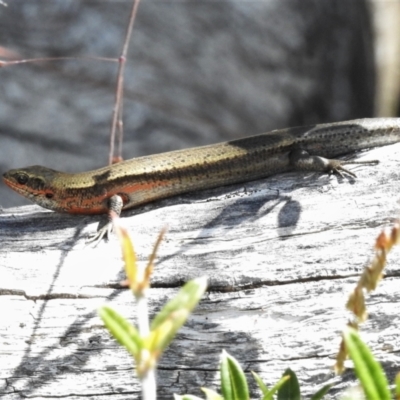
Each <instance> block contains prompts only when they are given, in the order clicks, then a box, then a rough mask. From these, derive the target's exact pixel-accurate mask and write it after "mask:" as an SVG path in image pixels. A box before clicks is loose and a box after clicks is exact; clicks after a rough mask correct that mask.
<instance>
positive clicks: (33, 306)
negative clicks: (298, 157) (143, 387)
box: [0, 144, 400, 400]
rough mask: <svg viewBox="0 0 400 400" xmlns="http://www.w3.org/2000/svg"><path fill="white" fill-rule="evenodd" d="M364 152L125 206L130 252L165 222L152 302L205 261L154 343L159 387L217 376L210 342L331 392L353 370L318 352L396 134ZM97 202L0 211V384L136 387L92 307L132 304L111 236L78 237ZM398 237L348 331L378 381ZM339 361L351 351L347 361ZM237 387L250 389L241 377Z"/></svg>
mask: <svg viewBox="0 0 400 400" xmlns="http://www.w3.org/2000/svg"><path fill="white" fill-rule="evenodd" d="M360 158H361V159H380V160H381V164H379V165H378V166H377V167H357V168H353V171H355V172H356V173H357V174H358V176H359V178H358V179H357V180H355V181H351V180H350V181H349V180H343V179H341V178H337V177H334V176H332V177H328V176H321V175H320V174H314V173H310V174H305V173H288V174H281V175H277V176H275V177H271V178H269V179H265V180H261V181H257V182H251V183H248V184H245V185H236V186H230V187H225V188H220V189H215V190H209V191H204V192H199V193H195V194H191V195H186V196H180V197H176V198H172V199H168V200H164V201H160V202H157V203H154V204H150V205H148V206H145V207H142V208H140V209H136V210H132V211H130V212H127V213H125V214H124V216H125V218H123V222H124V223H125V224H126V226H128V227H129V229H130V231H131V233H132V238H133V240H134V244H135V248H136V251H137V253H138V257H139V260H140V261H141V262H144V261H145V260H146V259H147V256H148V255H149V253H150V251H151V248H152V246H153V243H154V242H155V240H156V236H157V234H158V232H159V231H160V229H161V228H162V227H164V226H168V233H167V235H166V239H165V240H164V242H163V243H162V245H161V247H160V252H159V256H158V262H157V266H156V269H155V272H154V277H153V280H152V283H153V287H152V289H151V291H150V308H151V314H152V315H154V314H155V313H156V312H157V310H159V309H160V307H161V306H162V304H164V303H165V302H166V301H167V300H168V299H169V298H171V296H173V294H174V293H176V292H177V290H178V289H179V288H180V287H181V285H182V284H183V283H184V282H186V281H187V280H189V279H191V278H194V277H197V276H201V275H207V276H208V277H209V282H210V286H209V292H208V293H207V294H206V296H205V297H204V299H203V300H202V301H201V303H200V305H199V307H198V308H197V309H196V310H195V312H194V314H193V315H192V316H191V317H190V319H189V321H188V322H187V324H186V325H185V326H184V327H183V328H182V329H181V330H180V332H179V334H178V336H177V338H176V340H175V341H174V342H173V344H172V345H171V346H170V348H168V350H167V352H166V353H165V355H164V356H163V358H162V359H161V362H160V367H159V371H158V384H159V399H170V398H172V393H178V394H184V393H187V392H189V393H192V394H196V395H199V396H200V395H201V392H200V390H199V387H201V386H208V387H213V388H217V382H218V373H217V369H218V368H217V366H218V358H219V354H220V352H221V350H222V349H225V350H227V351H228V352H230V353H231V354H232V355H234V356H235V357H237V358H238V360H239V361H240V362H241V364H242V366H243V367H244V368H245V371H246V373H247V374H248V376H249V380H250V381H251V382H252V378H251V377H250V371H251V370H254V371H256V372H257V373H259V374H260V375H261V377H262V378H263V379H264V380H265V381H266V383H267V384H268V385H272V384H273V383H275V381H276V380H277V379H278V378H279V376H280V374H281V373H282V372H283V371H284V369H285V368H287V367H291V368H292V369H294V370H295V371H296V373H297V374H298V377H299V380H300V383H301V387H302V394H303V395H304V396H309V395H310V394H311V393H313V392H315V391H316V390H317V389H319V388H320V387H321V386H322V385H323V384H325V383H326V381H328V380H334V381H335V382H336V383H337V384H336V386H335V387H334V389H333V390H332V392H331V394H330V395H329V396H328V397H327V398H328V399H336V398H338V397H339V394H340V393H342V392H343V390H344V389H345V388H346V387H348V386H351V385H354V384H355V380H354V376H353V374H352V372H351V370H348V371H347V372H346V373H345V374H344V376H343V377H340V378H335V377H334V375H333V373H332V370H331V367H332V365H333V364H334V357H335V354H336V352H337V349H338V345H339V341H340V339H339V332H340V330H341V329H342V328H343V326H344V325H345V323H346V321H347V319H348V317H349V315H348V313H347V312H346V311H345V309H344V304H345V301H346V298H347V295H348V293H350V291H351V290H352V288H353V287H354V285H355V283H356V281H357V279H358V276H359V274H360V273H361V271H362V270H363V267H364V266H366V265H367V263H368V260H369V259H370V258H371V257H372V254H373V253H372V249H373V244H374V241H375V238H376V237H377V235H378V234H379V233H380V232H381V230H382V229H383V228H384V227H386V226H389V225H390V223H391V221H393V219H394V218H395V217H397V216H398V209H399V204H398V185H399V180H400V175H399V170H398V160H399V158H400V144H398V145H393V146H387V147H384V148H379V149H375V150H371V151H368V152H366V153H365V154H364V153H363V154H362V156H361V157H360ZM100 219H101V218H100V217H83V218H82V217H78V216H69V215H61V214H56V213H52V212H48V211H45V210H42V209H40V208H39V207H36V206H31V207H21V208H14V209H6V210H3V211H2V213H1V214H0V243H1V245H0V309H1V310H3V312H2V318H1V319H0V337H1V338H2V341H1V343H0V360H1V361H0V396H1V398H2V399H5V400H14V399H19V398H21V397H23V396H31V397H35V398H42V397H46V398H50V399H55V398H57V397H62V396H68V398H70V399H74V400H75V399H77V400H78V399H79V400H81V399H83V398H90V399H101V398H104V396H105V395H106V396H107V399H112V400H116V399H118V400H119V399H127V398H138V397H139V386H138V383H137V380H136V379H135V377H134V374H133V371H132V361H131V359H130V357H129V356H128V355H127V353H126V352H125V351H124V350H123V349H122V348H120V347H119V346H118V345H117V344H116V343H115V341H114V340H113V339H111V338H110V336H109V334H108V333H107V331H105V329H104V328H103V325H102V323H101V321H100V319H99V317H98V316H97V309H98V307H100V306H101V305H102V304H109V305H111V306H112V307H114V308H115V309H117V310H118V311H119V312H120V313H122V314H123V315H125V316H126V317H129V318H130V319H131V320H133V321H134V320H135V307H134V302H133V299H132V296H131V294H130V293H129V291H127V290H121V289H117V286H116V283H117V282H119V281H120V280H121V279H123V277H124V274H123V272H122V262H121V258H120V249H119V244H118V242H117V241H116V239H115V237H112V238H111V240H110V241H109V242H108V243H106V242H104V243H101V244H100V245H99V247H98V248H96V249H92V248H86V247H85V246H84V240H85V237H86V236H87V235H88V234H89V233H90V232H92V231H93V230H94V229H96V226H97V222H98V221H99V220H100ZM399 257H400V253H399V251H398V250H395V251H394V252H393V254H391V255H390V260H391V261H390V262H389V264H388V266H387V269H386V278H385V279H384V280H383V281H382V282H381V284H380V285H379V287H378V289H377V291H376V292H374V293H373V294H372V295H370V296H368V300H367V303H368V311H369V313H370V319H369V320H368V322H367V323H366V324H365V326H363V329H362V337H363V338H364V339H365V341H366V342H367V343H368V344H369V345H370V346H371V347H372V349H373V351H374V352H375V354H376V356H377V357H378V359H379V360H380V361H381V362H383V366H384V368H385V370H386V372H387V373H388V376H389V380H390V381H392V380H393V378H394V375H395V373H397V372H398V365H399V362H400V360H399V355H398V354H399V350H400V340H399V336H398V326H399V324H400V318H399V314H398V308H399V300H398V293H397V292H398V287H399V273H398V260H399ZM349 365H350V364H349ZM251 387H252V396H253V397H254V398H256V397H257V393H258V392H257V390H256V388H255V385H254V384H253V383H252V385H251Z"/></svg>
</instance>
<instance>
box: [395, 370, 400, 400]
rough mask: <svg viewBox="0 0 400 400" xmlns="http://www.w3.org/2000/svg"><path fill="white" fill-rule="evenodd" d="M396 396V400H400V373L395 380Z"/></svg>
mask: <svg viewBox="0 0 400 400" xmlns="http://www.w3.org/2000/svg"><path fill="white" fill-rule="evenodd" d="M394 394H395V398H396V400H400V373H398V374H397V375H396V378H395V380H394Z"/></svg>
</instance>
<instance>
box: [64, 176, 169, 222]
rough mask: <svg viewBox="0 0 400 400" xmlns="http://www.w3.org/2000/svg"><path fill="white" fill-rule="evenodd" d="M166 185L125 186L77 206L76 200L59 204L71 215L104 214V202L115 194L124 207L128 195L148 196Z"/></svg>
mask: <svg viewBox="0 0 400 400" xmlns="http://www.w3.org/2000/svg"><path fill="white" fill-rule="evenodd" d="M168 183H169V182H168V181H159V182H157V183H154V182H152V183H141V184H135V185H127V186H124V187H121V188H119V190H113V191H112V192H111V191H110V192H106V194H105V195H102V196H93V197H90V198H86V199H83V200H81V201H80V202H79V204H77V202H76V199H64V200H63V201H62V203H61V206H62V207H63V208H64V209H65V210H66V211H68V212H69V213H71V214H106V213H107V212H108V211H109V209H108V205H107V201H106V200H107V199H109V198H110V197H112V196H114V195H115V194H117V195H119V196H121V197H122V200H123V202H124V205H126V204H127V203H128V202H129V197H128V196H127V194H128V193H135V192H138V191H142V192H143V191H148V192H149V195H150V194H151V191H152V190H153V189H154V188H156V187H159V186H165V185H167V184H168ZM148 200H149V201H150V200H151V196H149V199H148Z"/></svg>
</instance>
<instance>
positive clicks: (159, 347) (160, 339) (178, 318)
mask: <svg viewBox="0 0 400 400" xmlns="http://www.w3.org/2000/svg"><path fill="white" fill-rule="evenodd" d="M188 316H189V313H188V312H187V311H186V310H178V311H175V312H172V313H171V314H170V315H169V319H168V320H166V321H164V322H163V323H162V324H161V325H159V326H158V327H157V329H154V330H152V331H151V332H150V335H149V337H148V338H146V340H145V343H146V344H145V346H146V348H147V349H148V350H149V351H150V353H151V354H152V356H153V357H154V359H158V358H159V357H160V356H161V354H162V353H163V352H164V350H165V349H166V348H167V347H168V345H169V344H170V343H171V341H172V339H173V338H174V337H175V335H176V333H177V332H178V330H179V329H180V327H181V326H182V325H183V324H184V323H185V322H186V320H187V318H188Z"/></svg>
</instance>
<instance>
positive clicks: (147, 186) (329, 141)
mask: <svg viewBox="0 0 400 400" xmlns="http://www.w3.org/2000/svg"><path fill="white" fill-rule="evenodd" d="M399 141H400V118H373V119H358V120H352V121H345V122H337V123H328V124H320V125H314V126H307V127H296V128H288V129H281V130H275V131H272V132H268V133H264V134H261V135H256V136H250V137H245V138H243V139H238V140H232V141H229V142H225V143H219V144H214V145H209V146H203V147H196V148H191V149H185V150H178V151H172V152H168V153H161V154H155V155H150V156H145V157H139V158H134V159H131V160H127V161H123V162H120V163H118V164H114V165H111V166H108V167H104V168H100V169H97V170H93V171H89V172H82V173H73V174H68V173H63V172H59V171H55V170H53V169H49V168H46V167H42V166H32V167H26V168H21V169H12V170H10V171H8V172H6V173H4V175H3V179H4V181H5V183H6V184H7V185H8V186H9V187H10V188H11V189H13V190H15V191H16V192H18V193H19V194H21V195H22V196H24V197H26V198H28V199H29V200H31V201H33V202H34V203H36V204H39V205H40V206H42V207H44V208H48V209H50V210H54V211H59V212H67V213H73V214H101V213H110V210H113V211H114V212H116V213H117V214H118V215H119V214H120V213H121V211H122V210H125V209H128V208H131V207H135V206H138V205H141V204H144V203H148V202H151V201H154V200H157V199H161V198H165V197H170V196H174V195H177V194H182V193H187V192H191V191H195V190H201V189H208V188H213V187H217V186H223V185H229V184H233V183H239V182H246V181H251V180H256V179H260V178H265V177H267V176H271V175H274V174H277V173H281V172H285V171H291V170H302V171H304V170H308V171H320V172H327V173H338V174H340V175H342V174H343V173H344V174H348V175H350V176H353V177H355V174H354V173H352V172H351V171H349V170H347V169H345V168H344V165H346V164H357V163H364V164H365V163H371V162H357V161H341V160H336V159H331V158H332V157H336V156H340V155H344V154H347V153H351V152H354V151H357V150H362V149H366V148H370V147H375V146H384V145H388V144H392V143H396V142H399ZM376 162H377V161H372V163H376ZM109 228H110V225H108V226H107V227H106V228H104V230H103V231H101V232H99V233H98V235H97V239H98V238H99V236H101V237H102V236H104V234H105V233H106V232H109V231H110V229H109ZM101 237H100V239H101Z"/></svg>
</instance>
